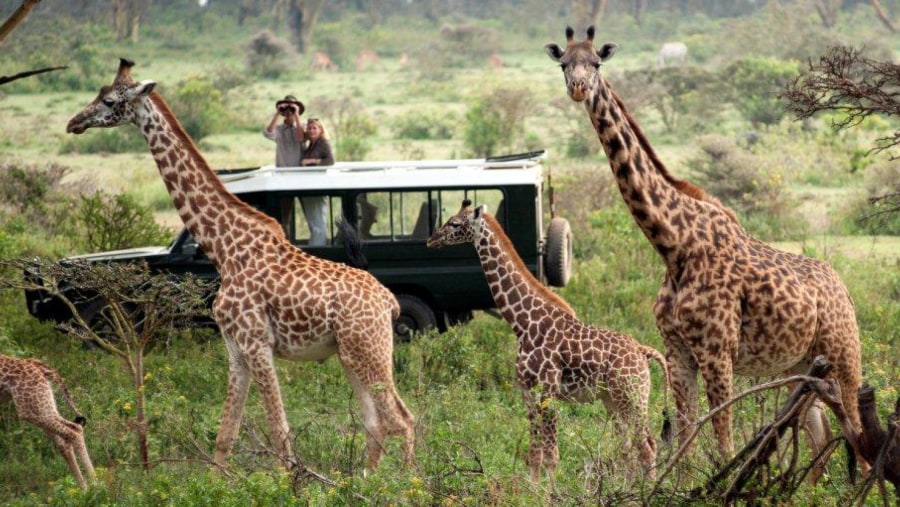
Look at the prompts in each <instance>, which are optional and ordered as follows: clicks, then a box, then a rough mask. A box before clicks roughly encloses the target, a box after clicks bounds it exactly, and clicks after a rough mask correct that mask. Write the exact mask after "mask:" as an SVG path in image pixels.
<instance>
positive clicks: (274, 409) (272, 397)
mask: <svg viewBox="0 0 900 507" xmlns="http://www.w3.org/2000/svg"><path fill="white" fill-rule="evenodd" d="M247 369H248V370H250V372H251V373H252V375H253V380H254V382H255V383H256V387H257V388H258V389H259V395H260V397H261V398H262V400H263V403H264V404H265V407H266V419H267V421H268V423H269V433H270V435H269V437H270V438H271V439H272V443H273V444H274V445H275V453H276V454H277V455H278V460H279V461H280V462H281V465H282V466H283V467H284V468H286V469H288V470H290V469H291V468H293V463H292V462H291V460H292V458H293V452H292V450H291V439H290V429H289V427H288V421H287V414H286V413H285V411H284V402H283V401H282V398H281V388H280V386H279V385H278V376H277V375H276V373H275V362H274V358H273V357H272V352H271V350H264V351H263V350H260V351H258V352H257V353H255V354H252V355H250V356H248V357H247Z"/></svg>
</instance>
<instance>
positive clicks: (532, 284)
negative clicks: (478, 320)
mask: <svg viewBox="0 0 900 507" xmlns="http://www.w3.org/2000/svg"><path fill="white" fill-rule="evenodd" d="M471 205H472V203H471V201H469V200H465V201H463V205H462V208H461V209H460V210H459V213H457V214H456V215H454V216H452V217H451V218H450V220H448V221H447V223H446V224H444V225H443V226H441V228H440V229H438V230H437V231H436V232H435V233H434V235H433V236H431V238H430V239H429V240H428V242H427V245H428V247H429V248H441V247H443V246H449V245H458V244H462V243H471V244H473V245H474V246H475V249H476V251H477V252H478V257H479V259H480V260H481V266H482V268H483V269H484V275H485V278H487V282H488V286H489V287H490V289H491V294H492V295H493V296H494V302H495V303H496V304H497V307H498V308H499V310H500V313H501V314H502V315H503V318H505V319H506V321H507V322H508V323H509V325H510V326H512V328H513V331H514V332H515V334H516V338H517V339H518V343H519V352H518V358H517V360H516V375H517V380H518V383H519V387H520V388H521V389H522V394H523V397H524V399H525V406H526V408H527V410H528V420H529V422H530V435H531V447H530V449H529V452H528V458H527V462H528V465H529V467H530V469H531V478H532V480H534V481H537V480H538V477H539V473H540V468H541V466H542V465H543V466H544V467H545V468H546V469H547V471H548V472H549V473H551V474H552V472H553V470H554V469H555V468H556V465H557V463H558V462H559V448H558V446H557V440H556V412H555V409H554V408H553V407H552V406H551V405H550V402H551V400H553V399H560V400H565V401H570V402H579V403H586V402H592V401H596V400H597V399H598V398H599V399H600V400H602V402H603V404H604V406H605V407H606V409H607V410H608V411H609V412H610V413H612V414H613V415H614V416H615V423H616V425H617V429H619V430H623V431H622V432H621V433H622V434H624V435H625V436H626V438H627V440H628V445H627V447H631V446H633V445H636V446H637V449H638V451H639V454H640V463H641V465H643V467H645V469H646V470H647V471H648V472H649V473H650V474H651V475H652V474H653V466H654V465H655V461H656V441H655V440H654V439H653V437H652V436H651V435H650V430H649V427H648V417H647V401H648V398H649V396H650V365H649V361H648V360H650V359H655V360H656V361H658V362H659V364H660V365H661V366H662V367H663V371H664V373H665V375H666V376H668V371H667V368H666V360H665V358H664V357H663V355H662V354H661V353H659V352H658V351H656V350H654V349H652V348H650V347H647V346H645V345H641V344H640V343H638V342H636V341H635V340H634V339H632V338H631V337H630V336H627V335H624V334H622V333H617V332H615V331H610V330H608V329H601V328H597V327H593V326H589V325H587V324H584V323H583V322H581V321H580V320H578V318H577V317H576V316H575V311H574V310H572V308H571V307H570V306H569V305H568V304H567V303H566V302H565V301H564V300H563V299H562V298H560V297H559V296H558V295H556V294H555V293H553V292H552V291H550V289H548V288H547V287H546V286H544V285H543V284H542V283H541V282H540V281H538V280H537V278H535V277H534V276H533V275H532V274H531V272H530V271H529V270H528V268H526V267H525V264H524V263H523V261H522V259H521V257H519V255H518V253H517V252H516V250H515V248H514V247H513V245H512V242H511V241H510V240H509V238H508V237H507V236H506V234H505V233H504V232H503V229H502V227H501V226H500V223H499V222H497V220H496V219H495V218H494V217H493V215H491V214H490V213H488V212H487V211H485V208H484V206H479V207H477V208H475V209H474V210H473V209H472V208H471ZM665 390H666V389H665V386H664V391H665ZM626 454H627V453H626Z"/></svg>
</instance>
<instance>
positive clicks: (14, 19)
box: [0, 0, 41, 42]
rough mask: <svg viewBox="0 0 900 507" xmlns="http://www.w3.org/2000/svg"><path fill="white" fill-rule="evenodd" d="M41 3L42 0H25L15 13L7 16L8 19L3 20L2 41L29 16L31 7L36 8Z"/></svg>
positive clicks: (0, 40)
mask: <svg viewBox="0 0 900 507" xmlns="http://www.w3.org/2000/svg"><path fill="white" fill-rule="evenodd" d="M39 3H41V0H23V1H22V5H20V6H19V8H18V9H16V10H15V11H13V13H12V14H10V16H9V17H8V18H6V21H4V22H3V25H2V26H0V42H3V41H4V40H5V39H6V37H7V36H8V35H9V34H11V33H12V31H13V30H15V29H16V27H17V26H19V24H20V23H21V22H22V21H25V18H27V17H28V14H29V13H30V12H31V9H34V7H35V6H36V5H37V4H39Z"/></svg>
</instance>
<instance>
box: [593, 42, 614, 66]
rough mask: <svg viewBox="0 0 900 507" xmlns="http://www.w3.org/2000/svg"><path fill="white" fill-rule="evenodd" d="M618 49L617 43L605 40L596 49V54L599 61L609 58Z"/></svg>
mask: <svg viewBox="0 0 900 507" xmlns="http://www.w3.org/2000/svg"><path fill="white" fill-rule="evenodd" d="M617 49H619V45H618V44H616V43H615V42H607V43H606V44H604V45H603V47H602V48H600V49H598V50H597V56H599V57H600V60H601V61H604V62H605V61H606V60H609V59H610V58H612V57H613V55H614V54H616V50H617Z"/></svg>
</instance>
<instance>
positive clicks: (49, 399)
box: [0, 354, 94, 490]
mask: <svg viewBox="0 0 900 507" xmlns="http://www.w3.org/2000/svg"><path fill="white" fill-rule="evenodd" d="M51 382H52V383H53V384H56V386H57V388H58V389H59V391H60V394H62V396H63V399H64V400H66V403H67V404H68V405H69V407H70V408H71V409H72V411H73V412H75V414H76V416H75V418H74V419H73V420H72V421H67V420H66V419H63V417H62V416H61V415H59V410H57V408H56V398H54V396H53V386H52V385H51ZM4 395H6V396H4ZM5 397H8V398H11V399H12V402H13V405H15V407H16V413H17V414H19V417H20V418H21V419H23V420H25V421H28V422H30V423H32V424H34V425H35V426H37V427H39V428H41V429H42V430H44V432H45V433H47V435H48V436H49V437H50V439H51V440H52V441H53V445H55V446H56V448H57V449H59V452H61V453H62V455H63V458H65V460H66V464H68V465H69V470H71V471H72V475H73V476H75V480H76V481H78V484H79V485H80V486H81V487H82V488H83V489H85V490H86V489H88V483H87V480H86V478H85V475H86V476H87V479H92V478H93V477H94V465H93V464H92V463H91V457H90V455H89V454H88V450H87V445H85V442H84V428H83V426H84V424H85V422H86V419H85V418H84V417H83V416H82V415H81V414H80V413H79V411H78V408H77V407H76V406H75V401H74V400H72V396H71V395H70V394H69V388H68V387H67V386H66V384H65V382H64V381H63V379H62V377H61V376H60V375H59V372H57V371H56V370H54V369H53V368H51V367H49V366H47V365H46V364H44V363H43V362H41V361H38V360H37V359H22V358H17V357H11V356H6V355H2V354H0V400H3V398H5ZM79 460H80V461H81V466H83V467H84V474H82V471H81V467H80V466H79V465H78V461H79Z"/></svg>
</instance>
